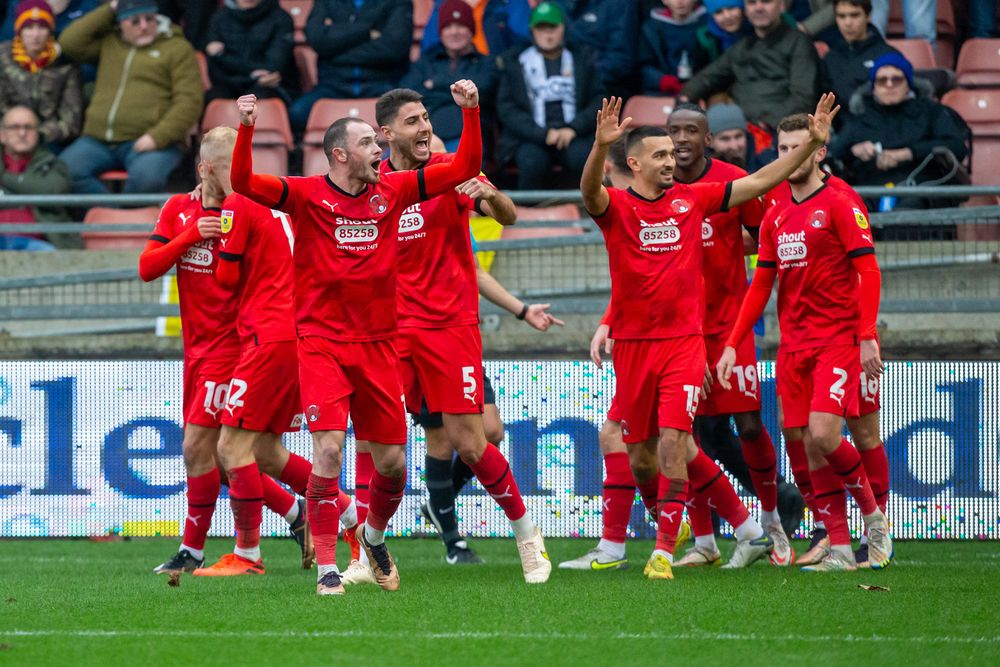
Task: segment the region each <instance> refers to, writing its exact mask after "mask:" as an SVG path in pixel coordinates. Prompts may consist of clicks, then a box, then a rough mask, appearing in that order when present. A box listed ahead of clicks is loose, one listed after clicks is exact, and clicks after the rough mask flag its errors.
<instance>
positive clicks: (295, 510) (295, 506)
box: [285, 499, 299, 526]
mask: <svg viewBox="0 0 1000 667" xmlns="http://www.w3.org/2000/svg"><path fill="white" fill-rule="evenodd" d="M298 518H299V501H298V499H296V500H295V502H294V503H292V508H291V509H290V510H288V512H286V513H285V521H287V522H288V525H289V526H290V525H292V524H293V523H295V520H296V519H298Z"/></svg>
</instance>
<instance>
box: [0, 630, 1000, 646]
mask: <svg viewBox="0 0 1000 667" xmlns="http://www.w3.org/2000/svg"><path fill="white" fill-rule="evenodd" d="M0 637H93V638H122V637H124V638H130V637H135V638H138V637H163V638H172V639H180V638H232V639H258V638H264V639H324V638H329V639H352V638H353V639H388V638H392V639H400V640H409V641H416V640H421V639H457V640H462V639H465V640H469V639H473V640H474V639H490V640H496V639H527V640H560V639H561V640H570V641H593V640H648V641H669V640H687V641H728V642H761V641H764V642H787V641H799V642H811V643H837V642H848V643H872V642H874V643H880V642H881V643H899V644H907V643H918V644H998V643H1000V636H997V637H949V636H946V635H943V636H939V637H925V636H920V635H916V636H910V637H890V636H886V635H852V634H849V635H843V636H839V637H838V636H832V635H795V634H786V635H766V634H758V633H749V634H746V633H732V632H708V631H705V632H699V631H695V632H682V633H674V634H671V633H661V632H635V633H633V632H619V633H612V634H586V633H568V632H503V631H490V632H427V633H420V632H374V631H370V630H317V631H315V632H309V631H274V630H261V631H250V630H241V631H230V630H0Z"/></svg>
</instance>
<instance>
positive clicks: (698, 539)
mask: <svg viewBox="0 0 1000 667" xmlns="http://www.w3.org/2000/svg"><path fill="white" fill-rule="evenodd" d="M694 543H695V545H696V546H699V547H701V548H702V549H705V550H706V551H711V552H712V553H718V552H719V545H718V544H716V543H715V535H713V534H708V535H695V536H694Z"/></svg>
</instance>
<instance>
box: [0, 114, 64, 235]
mask: <svg viewBox="0 0 1000 667" xmlns="http://www.w3.org/2000/svg"><path fill="white" fill-rule="evenodd" d="M39 127H40V123H39V120H38V116H36V115H35V112H34V111H32V110H31V109H30V108H28V107H26V106H20V105H19V106H14V107H11V108H10V109H8V110H7V112H6V113H5V114H4V115H3V120H2V121H0V154H2V155H0V157H2V159H0V195H3V194H8V193H9V194H12V195H55V194H62V193H65V192H69V191H70V185H71V181H70V177H69V170H68V169H66V165H65V164H63V163H62V162H60V161H59V160H58V159H57V158H56V156H55V155H53V154H52V153H50V152H49V151H48V150H47V149H46V148H44V147H43V146H41V145H40V144H39V132H38V130H39ZM68 219H69V217H68V215H67V214H66V212H65V211H64V210H63V209H53V208H39V207H37V206H23V207H21V208H0V227H2V226H3V224H5V223H6V224H10V223H13V224H26V223H32V222H66V221H68ZM53 240H54V241H55V242H56V243H57V244H58V245H59V247H73V246H75V245H78V243H79V239H78V238H76V239H71V238H69V237H67V236H65V235H63V234H59V235H55V234H54V235H53ZM74 241H75V242H76V243H74ZM54 249H55V247H54V246H53V244H51V243H48V242H46V241H45V240H44V237H43V236H41V235H39V234H17V235H3V236H0V250H54Z"/></svg>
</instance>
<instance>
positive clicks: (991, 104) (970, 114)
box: [941, 89, 1000, 185]
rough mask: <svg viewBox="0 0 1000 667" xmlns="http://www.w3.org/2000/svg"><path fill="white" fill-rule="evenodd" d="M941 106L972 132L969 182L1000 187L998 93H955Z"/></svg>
mask: <svg viewBox="0 0 1000 667" xmlns="http://www.w3.org/2000/svg"><path fill="white" fill-rule="evenodd" d="M941 102H942V103H943V104H946V105H948V106H949V107H951V108H952V109H954V110H955V111H957V112H958V113H959V115H960V116H962V118H964V119H965V122H966V123H968V124H969V127H970V128H972V182H973V183H974V184H975V185H1000V170H998V169H997V168H996V165H997V164H1000V90H961V89H956V90H952V91H950V92H948V93H947V94H946V95H945V96H944V98H942V100H941Z"/></svg>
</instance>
